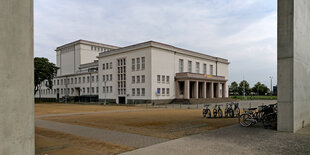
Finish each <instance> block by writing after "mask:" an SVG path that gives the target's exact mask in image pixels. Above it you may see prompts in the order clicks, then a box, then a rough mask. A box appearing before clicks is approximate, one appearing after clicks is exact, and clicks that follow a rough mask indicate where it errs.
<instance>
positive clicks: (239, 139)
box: [123, 124, 310, 155]
mask: <svg viewBox="0 0 310 155" xmlns="http://www.w3.org/2000/svg"><path fill="white" fill-rule="evenodd" d="M309 128H310V127H309ZM306 131H308V134H305V133H304V132H306ZM306 131H304V132H303V133H302V134H301V133H296V134H293V133H287V132H277V131H274V130H269V129H264V128H263V127H262V126H261V125H259V124H257V125H256V126H254V127H249V128H244V127H241V126H240V125H234V126H230V127H226V128H221V129H218V130H214V131H210V132H208V133H203V134H198V135H193V136H189V137H183V138H180V139H176V140H171V141H168V142H165V143H161V144H156V145H153V146H149V147H145V148H141V149H137V150H134V151H131V152H126V153H123V154H124V155H144V154H147V155H158V154H169V155H183V154H184V155H187V154H195V155H196V154H197V155H198V154H238V155H239V154H257V155H265V154H266V155H269V154H310V147H309V146H310V134H309V133H310V130H309V129H308V130H306Z"/></svg>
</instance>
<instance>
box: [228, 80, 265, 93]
mask: <svg viewBox="0 0 310 155" xmlns="http://www.w3.org/2000/svg"><path fill="white" fill-rule="evenodd" d="M243 91H244V92H245V95H254V94H255V95H266V94H267V93H269V88H268V87H267V86H266V85H264V84H262V83H260V82H257V83H256V84H255V85H254V87H252V88H250V84H249V83H248V82H247V81H246V80H243V81H241V82H240V83H239V84H238V83H237V82H236V81H234V82H232V83H231V85H230V87H229V93H230V94H233V95H243Z"/></svg>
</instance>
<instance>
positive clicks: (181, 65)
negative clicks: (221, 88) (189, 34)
mask: <svg viewBox="0 0 310 155" xmlns="http://www.w3.org/2000/svg"><path fill="white" fill-rule="evenodd" d="M192 66H193V62H192V61H190V60H188V61H187V72H190V73H192V72H193V70H192V68H193V67H192ZM202 67H203V68H202V74H207V64H206V63H203V65H202ZM209 69H210V71H209V74H210V75H213V65H210V68H209ZM179 72H180V73H182V72H185V71H184V60H183V59H179ZM195 73H201V72H200V63H199V62H196V63H195Z"/></svg>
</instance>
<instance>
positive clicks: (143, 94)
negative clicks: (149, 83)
mask: <svg viewBox="0 0 310 155" xmlns="http://www.w3.org/2000/svg"><path fill="white" fill-rule="evenodd" d="M141 96H145V88H141Z"/></svg>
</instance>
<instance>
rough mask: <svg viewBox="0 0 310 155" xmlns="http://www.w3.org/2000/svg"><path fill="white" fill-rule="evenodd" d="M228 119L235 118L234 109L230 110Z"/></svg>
mask: <svg viewBox="0 0 310 155" xmlns="http://www.w3.org/2000/svg"><path fill="white" fill-rule="evenodd" d="M227 117H230V118H233V117H234V111H233V110H232V109H229V110H228V111H227Z"/></svg>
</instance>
